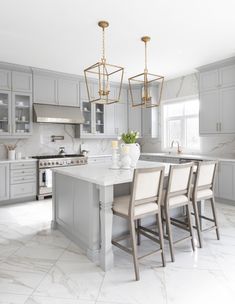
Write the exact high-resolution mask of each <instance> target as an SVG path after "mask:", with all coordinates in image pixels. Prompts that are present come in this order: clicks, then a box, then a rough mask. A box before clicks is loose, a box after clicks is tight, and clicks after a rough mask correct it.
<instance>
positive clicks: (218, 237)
mask: <svg viewBox="0 0 235 304" xmlns="http://www.w3.org/2000/svg"><path fill="white" fill-rule="evenodd" d="M211 208H212V213H213V217H214V222H215V226H216V235H217V239H218V240H219V239H220V234H219V227H218V221H217V214H216V209H215V199H214V197H212V198H211Z"/></svg>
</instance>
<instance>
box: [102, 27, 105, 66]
mask: <svg viewBox="0 0 235 304" xmlns="http://www.w3.org/2000/svg"><path fill="white" fill-rule="evenodd" d="M102 48H103V50H102V56H103V60H104V61H105V33H104V28H103V29H102Z"/></svg>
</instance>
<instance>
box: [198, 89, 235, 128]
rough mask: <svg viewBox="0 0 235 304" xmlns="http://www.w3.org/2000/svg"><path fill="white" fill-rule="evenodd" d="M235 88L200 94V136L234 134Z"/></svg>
mask: <svg viewBox="0 0 235 304" xmlns="http://www.w3.org/2000/svg"><path fill="white" fill-rule="evenodd" d="M234 113H235V86H234V87H226V88H221V89H218V90H211V91H206V92H202V93H201V94H200V111H199V131H200V134H220V133H224V134H228V133H235V120H234Z"/></svg>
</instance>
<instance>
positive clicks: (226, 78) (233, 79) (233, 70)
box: [219, 64, 235, 88]
mask: <svg viewBox="0 0 235 304" xmlns="http://www.w3.org/2000/svg"><path fill="white" fill-rule="evenodd" d="M219 73H220V86H221V87H222V88H224V87H228V86H235V64H232V65H229V66H225V67H222V68H220V70H219Z"/></svg>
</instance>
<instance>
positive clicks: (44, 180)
mask: <svg viewBox="0 0 235 304" xmlns="http://www.w3.org/2000/svg"><path fill="white" fill-rule="evenodd" d="M42 182H43V183H45V182H46V171H44V172H42Z"/></svg>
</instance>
